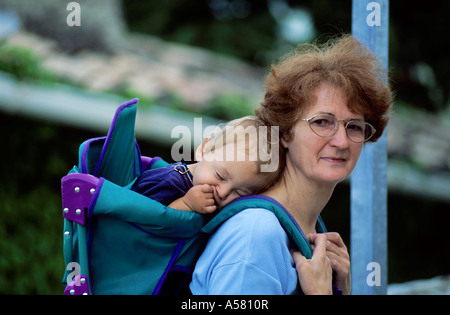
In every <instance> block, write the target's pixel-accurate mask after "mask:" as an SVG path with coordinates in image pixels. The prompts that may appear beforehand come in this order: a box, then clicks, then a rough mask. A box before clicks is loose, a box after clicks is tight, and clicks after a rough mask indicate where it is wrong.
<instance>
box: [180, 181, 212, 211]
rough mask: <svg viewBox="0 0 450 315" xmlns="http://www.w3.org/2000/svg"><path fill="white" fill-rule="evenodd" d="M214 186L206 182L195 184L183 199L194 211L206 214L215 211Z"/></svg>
mask: <svg viewBox="0 0 450 315" xmlns="http://www.w3.org/2000/svg"><path fill="white" fill-rule="evenodd" d="M213 192H214V188H213V186H210V185H208V184H203V185H196V186H194V187H192V188H191V189H189V190H188V192H187V193H186V195H184V197H183V199H184V202H185V203H186V205H187V206H188V207H189V208H190V209H191V210H192V211H194V212H197V213H201V214H207V213H212V212H214V211H216V205H215V201H214V193H213Z"/></svg>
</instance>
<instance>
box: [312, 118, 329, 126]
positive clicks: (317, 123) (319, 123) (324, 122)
mask: <svg viewBox="0 0 450 315" xmlns="http://www.w3.org/2000/svg"><path fill="white" fill-rule="evenodd" d="M312 124H314V125H315V126H317V127H329V126H330V125H332V124H333V122H332V121H331V120H329V119H325V118H319V119H316V120H314V121H312Z"/></svg>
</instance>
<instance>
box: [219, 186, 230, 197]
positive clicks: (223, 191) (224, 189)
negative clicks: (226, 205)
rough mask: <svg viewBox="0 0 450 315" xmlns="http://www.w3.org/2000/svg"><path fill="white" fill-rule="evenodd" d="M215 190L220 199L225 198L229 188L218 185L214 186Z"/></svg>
mask: <svg viewBox="0 0 450 315" xmlns="http://www.w3.org/2000/svg"><path fill="white" fill-rule="evenodd" d="M216 192H217V196H218V197H219V198H220V200H225V199H226V198H227V197H228V195H229V194H230V189H229V188H228V187H227V186H226V185H218V186H216Z"/></svg>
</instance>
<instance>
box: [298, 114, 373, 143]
mask: <svg viewBox="0 0 450 315" xmlns="http://www.w3.org/2000/svg"><path fill="white" fill-rule="evenodd" d="M317 116H327V117H330V118H332V119H334V120H336V121H337V122H338V123H337V124H336V127H335V128H334V131H333V132H332V133H331V134H329V135H328V136H321V135H319V134H318V133H317V132H315V131H314V129H313V128H312V127H311V121H312V120H313V119H314V118H316V117H317ZM299 120H303V121H306V122H308V125H309V128H310V129H311V130H312V132H314V133H315V134H316V135H318V136H319V137H321V138H329V137H331V136H333V135H334V134H335V133H336V132H337V131H338V129H339V123H340V122H343V123H344V128H345V135H346V136H347V138H348V139H349V140H350V141H351V142H354V143H364V142H366V141H368V140H369V139H370V138H372V137H373V135H374V134H375V132H376V131H377V130H376V129H375V127H374V126H372V125H371V124H369V123H368V122H365V121H362V120H357V119H349V120H345V119H341V120H339V119H337V118H336V117H335V116H334V115H331V114H317V115H314V116H312V117H310V118H300V119H299ZM352 121H359V122H363V123H364V124H366V126H369V127H370V130H372V134H371V135H370V137H368V138H367V139H364V140H363V141H354V140H352V139H351V138H350V137H349V135H348V132H347V126H348V124H349V123H350V122H352Z"/></svg>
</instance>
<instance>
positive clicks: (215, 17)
mask: <svg viewBox="0 0 450 315" xmlns="http://www.w3.org/2000/svg"><path fill="white" fill-rule="evenodd" d="M69 2H70V1H54V0H40V1H31V0H0V131H1V134H2V135H3V139H4V140H3V141H2V145H1V147H2V154H1V157H0V161H1V163H0V182H1V184H0V293H1V294H61V293H62V292H63V290H64V287H63V285H62V284H61V280H62V276H63V272H64V268H65V266H64V261H63V253H62V239H63V225H62V222H63V220H62V216H61V198H60V180H61V177H62V176H64V175H65V174H66V173H67V172H68V171H69V170H70V169H71V168H72V166H73V165H74V164H77V155H78V146H79V145H80V144H81V142H83V141H84V140H86V139H88V138H92V137H98V136H104V135H106V133H107V130H108V127H109V125H110V123H111V120H112V118H113V115H114V111H115V109H116V107H117V106H119V105H120V104H121V103H123V102H124V101H126V100H129V99H131V98H134V97H139V98H140V101H139V106H138V115H137V121H136V136H137V139H138V142H139V144H140V148H141V151H142V153H143V154H144V155H147V156H161V157H163V158H164V159H166V160H167V161H169V162H171V161H172V158H171V155H170V148H171V146H172V145H173V144H174V142H176V141H177V140H178V139H174V138H171V130H172V128H173V127H174V126H176V125H186V126H192V125H193V118H194V117H202V118H204V120H203V127H206V126H207V125H208V124H214V123H217V122H219V121H223V120H229V119H232V118H236V117H240V116H242V115H248V114H252V113H253V109H254V108H255V107H257V106H258V104H259V103H260V102H261V101H262V98H263V92H264V77H265V74H266V71H267V69H268V68H269V67H270V64H271V63H272V62H273V61H275V60H276V59H277V58H279V57H280V56H281V55H283V54H284V53H286V52H288V51H289V50H291V49H293V48H294V47H295V46H296V45H297V44H298V43H300V42H310V41H318V42H323V41H326V40H327V39H329V38H330V37H332V36H335V35H337V34H341V33H349V32H350V30H351V6H352V4H351V1H350V0H346V1H344V0H339V1H338V0H333V1H332V0H320V1H319V0H316V1H312V0H304V1H288V0H198V1H186V0H165V1H153V0H151V1H133V0H79V1H77V3H78V4H79V8H80V11H78V13H80V14H79V15H78V16H77V15H76V14H77V12H76V9H70V8H69V10H68V9H67V5H68V4H69ZM449 11H450V1H447V0H439V1H433V2H423V1H417V0H411V1H408V2H407V4H405V2H400V1H390V29H389V68H390V73H391V78H392V85H393V89H394V90H395V93H396V99H395V106H394V113H393V116H392V120H391V123H390V125H389V129H388V153H389V166H388V185H389V195H388V268H389V269H388V277H389V279H388V282H389V283H390V286H389V289H388V293H391V294H427V293H441V294H449V293H450V288H449V281H450V278H449V276H450V246H449V244H450V238H449V233H448V222H449V211H450V106H449V104H450V101H449V97H450V89H449V87H450V61H449V54H448V48H447V47H448V44H449V38H448V31H449V27H448V21H447V19H446V13H448V12H449ZM73 24H75V25H74V26H69V25H73ZM76 24H79V26H77V25H76ZM349 195H350V193H349V183H348V182H344V183H342V184H340V185H338V187H337V188H336V191H335V193H334V195H333V197H332V200H331V201H330V202H329V204H328V205H327V208H326V209H325V210H324V212H323V218H324V220H325V222H326V223H327V227H328V229H329V230H330V231H338V232H340V233H341V234H342V235H343V238H344V241H345V242H346V245H347V247H349V248H350V244H349V242H350V235H349V233H350V199H349Z"/></svg>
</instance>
